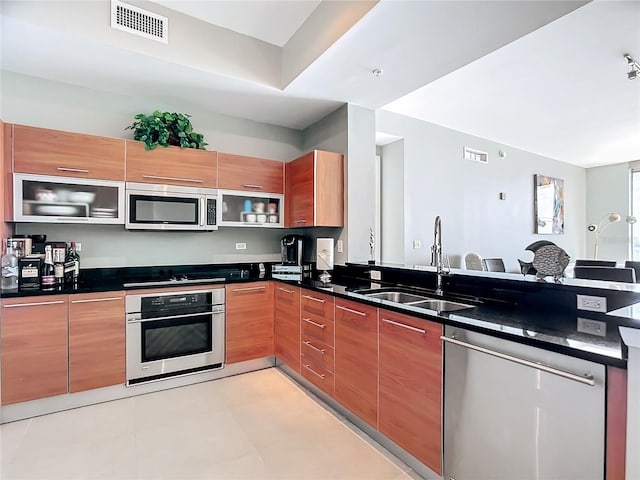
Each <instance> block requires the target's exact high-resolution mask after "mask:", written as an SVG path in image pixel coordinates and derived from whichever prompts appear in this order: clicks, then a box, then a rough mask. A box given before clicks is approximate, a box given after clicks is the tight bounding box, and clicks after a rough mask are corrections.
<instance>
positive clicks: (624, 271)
mask: <svg viewBox="0 0 640 480" xmlns="http://www.w3.org/2000/svg"><path fill="white" fill-rule="evenodd" d="M573 274H574V276H575V277H576V278H584V279H587V280H609V281H612V282H624V283H635V282H636V271H635V270H634V269H633V268H616V267H593V266H582V267H581V266H578V267H574V269H573Z"/></svg>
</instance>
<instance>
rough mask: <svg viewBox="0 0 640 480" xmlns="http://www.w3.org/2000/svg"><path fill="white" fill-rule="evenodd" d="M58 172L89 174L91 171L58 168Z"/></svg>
mask: <svg viewBox="0 0 640 480" xmlns="http://www.w3.org/2000/svg"><path fill="white" fill-rule="evenodd" d="M56 170H58V171H59V172H74V173H89V170H85V169H84V168H68V167H58V168H57V169H56Z"/></svg>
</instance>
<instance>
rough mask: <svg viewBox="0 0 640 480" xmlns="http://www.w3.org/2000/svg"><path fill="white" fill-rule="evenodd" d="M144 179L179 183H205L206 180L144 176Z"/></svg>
mask: <svg viewBox="0 0 640 480" xmlns="http://www.w3.org/2000/svg"><path fill="white" fill-rule="evenodd" d="M142 178H149V179H152V180H174V181H177V182H190V183H204V180H198V179H195V178H179V177H162V176H160V175H143V176H142Z"/></svg>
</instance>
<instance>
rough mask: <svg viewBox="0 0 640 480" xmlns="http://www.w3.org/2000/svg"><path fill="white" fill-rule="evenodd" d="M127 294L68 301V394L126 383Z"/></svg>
mask: <svg viewBox="0 0 640 480" xmlns="http://www.w3.org/2000/svg"><path fill="white" fill-rule="evenodd" d="M124 311H125V307H124V292H106V293H100V294H78V295H72V296H71V297H70V298H69V392H71V393H74V392H81V391H83V390H90V389H92V388H100V387H107V386H110V385H117V384H123V383H124V382H125V316H124Z"/></svg>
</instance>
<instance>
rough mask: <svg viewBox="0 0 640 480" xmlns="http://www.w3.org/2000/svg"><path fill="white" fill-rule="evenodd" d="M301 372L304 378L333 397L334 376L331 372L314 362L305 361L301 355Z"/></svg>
mask: <svg viewBox="0 0 640 480" xmlns="http://www.w3.org/2000/svg"><path fill="white" fill-rule="evenodd" d="M301 373H302V376H303V377H304V378H306V379H307V380H309V381H310V382H311V383H313V384H314V385H315V386H316V387H318V388H319V389H320V390H322V391H323V392H324V393H326V394H327V395H330V396H331V397H333V392H334V377H333V373H332V372H330V371H328V370H324V369H322V368H320V367H318V366H317V365H316V364H314V363H311V362H308V361H306V360H305V359H304V357H303V358H302V368H301Z"/></svg>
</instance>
